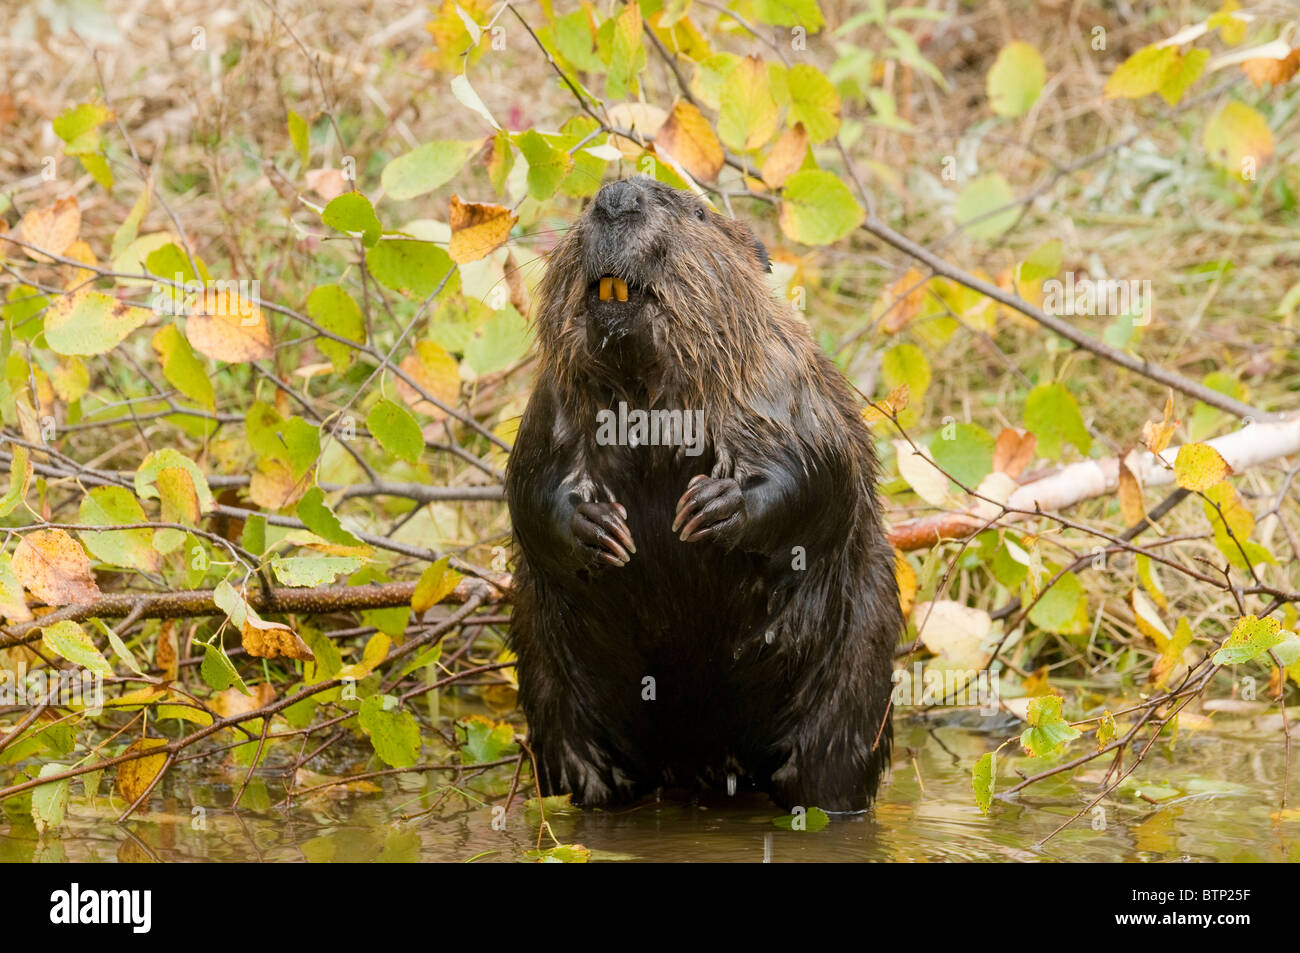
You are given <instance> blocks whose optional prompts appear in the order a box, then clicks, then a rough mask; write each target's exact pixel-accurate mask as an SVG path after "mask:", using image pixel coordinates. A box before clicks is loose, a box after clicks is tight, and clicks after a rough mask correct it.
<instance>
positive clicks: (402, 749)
mask: <svg viewBox="0 0 1300 953" xmlns="http://www.w3.org/2000/svg"><path fill="white" fill-rule="evenodd" d="M395 701H396V699H394V698H393V697H392V696H391V695H371V696H370V697H369V698H367V699H366V700H365V701H364V702H362V703H361V710H360V712H358V713H357V721H358V723H359V724H360V725H361V730H362V731H364V732H365V733H366V735H367V736H368V737H369V738H370V744H371V747H373V748H374V749H375V754H377V755H378V756H379V759H380V760H381V761H383V762H384V763H385V764H387V765H389V766H390V767H394V768H409V767H410V766H411V765H413V764H415V763H416V762H417V761H419V760H420V723H419V722H417V721H416V720H415V716H414V715H412V714H411V713H410V712H409V711H402V710H400V709H394V710H392V711H388V710H386V709H385V707H384V706H385V704H386V703H389V702H395Z"/></svg>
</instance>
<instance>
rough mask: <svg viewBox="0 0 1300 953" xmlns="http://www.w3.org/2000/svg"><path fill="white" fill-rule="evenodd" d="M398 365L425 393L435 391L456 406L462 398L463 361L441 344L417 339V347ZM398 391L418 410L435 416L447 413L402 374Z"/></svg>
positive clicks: (447, 402)
mask: <svg viewBox="0 0 1300 953" xmlns="http://www.w3.org/2000/svg"><path fill="white" fill-rule="evenodd" d="M398 367H400V368H401V369H402V370H403V371H405V372H406V373H407V375H409V376H410V378H411V379H412V380H413V381H415V382H416V383H417V384H419V385H420V387H421V388H423V390H424V391H425V393H428V394H432V395H433V396H434V397H436V398H438V399H439V400H440V401H442V402H443V403H444V404H446V405H447V406H449V407H454V406H455V405H456V402H457V401H458V400H459V399H460V365H459V364H458V363H457V362H456V359H455V358H454V357H452V356H451V355H450V354H449V353H447V350H446V348H444V347H442V346H441V345H440V344H437V343H435V342H433V341H416V342H415V350H414V351H413V352H412V353H411V354H408V355H407V356H406V357H404V358H402V361H401V363H400V364H398ZM397 393H398V396H400V397H401V398H402V400H404V401H405V402H406V405H407V406H408V407H410V408H411V409H412V410H414V411H415V412H416V413H421V414H425V415H427V416H429V417H433V418H434V419H440V418H442V417H445V416H446V412H445V411H443V409H442V408H441V407H439V406H438V405H437V404H435V403H433V402H432V401H429V400H426V399H425V398H424V395H423V394H421V393H420V392H419V391H418V390H416V389H415V388H414V387H412V386H411V385H410V384H408V383H406V381H404V380H402V379H401V378H398V380H397Z"/></svg>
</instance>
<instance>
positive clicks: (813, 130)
mask: <svg viewBox="0 0 1300 953" xmlns="http://www.w3.org/2000/svg"><path fill="white" fill-rule="evenodd" d="M789 85H790V124H791V125H793V124H794V123H796V122H801V123H803V127H804V130H805V131H806V132H807V133H808V140H809V141H810V142H811V143H812V144H813V145H817V144H818V143H821V142H825V141H826V140H827V139H829V138H831V137H832V136H834V135H835V134H836V133H837V132H839V131H840V96H839V93H837V92H836V91H835V86H834V84H832V83H831V81H830V80H829V79H827V78H826V75H825V74H824V73H823V72H822V71H821V70H819V69H818V68H817V67H815V66H810V65H808V64H807V63H798V64H796V65H794V66H792V67H790V74H789Z"/></svg>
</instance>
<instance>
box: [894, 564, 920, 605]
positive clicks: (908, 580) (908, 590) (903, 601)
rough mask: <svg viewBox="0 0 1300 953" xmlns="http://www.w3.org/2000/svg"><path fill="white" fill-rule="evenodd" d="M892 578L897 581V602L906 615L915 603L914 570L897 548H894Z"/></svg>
mask: <svg viewBox="0 0 1300 953" xmlns="http://www.w3.org/2000/svg"><path fill="white" fill-rule="evenodd" d="M894 579H895V580H896V581H897V582H898V604H899V606H900V607H902V610H903V615H904V616H906V615H908V614H909V613H910V612H911V611H912V606H914V605H916V570H915V569H913V568H912V564H911V563H909V562H908V561H907V558H906V557H905V556H904V555H903V554H902V553H900V552H899V551H898V550H894Z"/></svg>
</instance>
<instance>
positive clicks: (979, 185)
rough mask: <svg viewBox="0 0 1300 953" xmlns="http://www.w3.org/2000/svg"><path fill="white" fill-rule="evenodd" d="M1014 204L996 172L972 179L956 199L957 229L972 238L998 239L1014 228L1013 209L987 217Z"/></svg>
mask: <svg viewBox="0 0 1300 953" xmlns="http://www.w3.org/2000/svg"><path fill="white" fill-rule="evenodd" d="M1014 200H1015V196H1014V195H1012V194H1011V186H1009V185H1007V180H1006V179H1004V178H1002V176H1001V175H999V174H998V173H996V172H993V173H991V174H989V175H983V176H980V177H979V178H977V179H972V180H971V181H970V182H969V183H968V184H967V186H966V187H965V188H964V189H962V190H961V194H960V195H959V196H957V207H956V211H955V216H956V222H957V225H958V226H959V227H960V228H962V229H963V230H965V232H966V234H967V235H969V236H970V237H971V238H997V237H998V236H999V235H1001V234H1002V233H1003V232H1005V231H1006V230H1007V229H1008V228H1010V227H1011V226H1012V225H1014V224H1015V222H1016V218H1017V217H1018V214H1019V213H1018V212H1017V210H1016V209H1015V208H1008V209H1006V210H1005V211H1001V212H997V213H995V214H989V213H991V212H993V210H994V209H999V208H1002V207H1003V206H1005V205H1010V204H1011V202H1013V201H1014Z"/></svg>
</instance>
